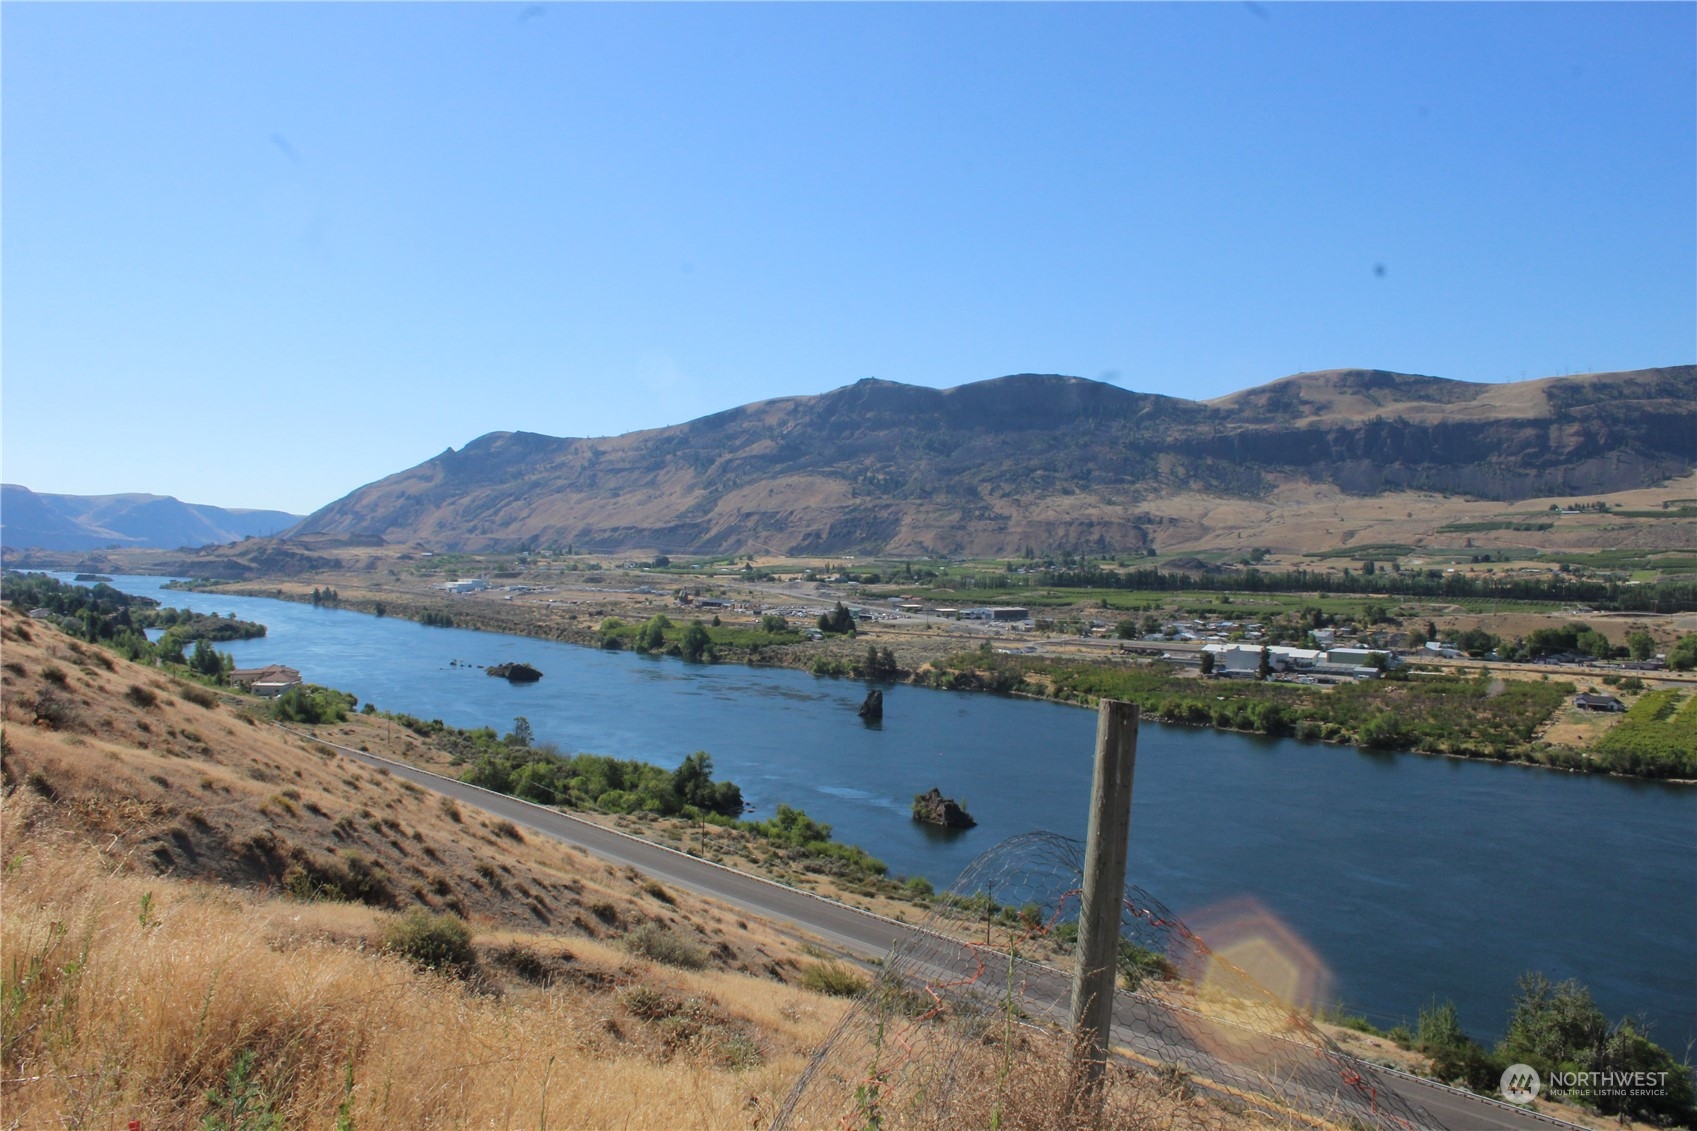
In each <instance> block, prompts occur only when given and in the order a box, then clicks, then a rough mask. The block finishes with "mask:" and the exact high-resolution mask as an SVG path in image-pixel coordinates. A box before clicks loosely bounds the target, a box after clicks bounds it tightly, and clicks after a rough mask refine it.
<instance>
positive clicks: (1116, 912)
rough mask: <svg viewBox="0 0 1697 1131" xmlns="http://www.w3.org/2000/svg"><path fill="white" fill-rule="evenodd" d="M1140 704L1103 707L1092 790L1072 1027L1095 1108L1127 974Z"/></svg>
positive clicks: (1079, 1068) (1079, 1074) (1078, 1072)
mask: <svg viewBox="0 0 1697 1131" xmlns="http://www.w3.org/2000/svg"><path fill="white" fill-rule="evenodd" d="M1137 718H1138V708H1137V704H1136V703H1122V702H1120V701H1118V700H1115V699H1104V700H1102V703H1101V706H1100V708H1099V709H1098V712H1097V716H1096V772H1095V778H1094V781H1093V783H1092V785H1091V789H1090V834H1089V839H1088V841H1087V842H1086V845H1085V850H1084V893H1083V896H1082V899H1081V900H1080V905H1079V911H1078V952H1077V958H1076V960H1075V961H1076V965H1075V967H1074V971H1073V980H1072V1025H1073V1034H1074V1040H1075V1042H1076V1044H1075V1050H1076V1051H1075V1055H1076V1057H1077V1065H1076V1068H1075V1075H1074V1080H1075V1085H1074V1086H1075V1088H1077V1089H1078V1092H1077V1094H1078V1098H1079V1099H1081V1100H1083V1101H1085V1102H1087V1103H1088V1102H1091V1096H1092V1094H1093V1093H1096V1092H1097V1090H1098V1088H1099V1086H1100V1084H1101V1081H1102V1073H1103V1070H1104V1069H1105V1068H1106V1067H1107V1062H1108V1037H1109V1033H1110V1031H1111V1030H1112V1028H1113V1021H1114V980H1115V975H1116V974H1117V973H1118V967H1119V943H1120V908H1121V905H1122V903H1123V901H1124V899H1125V862H1126V847H1127V841H1128V839H1129V837H1130V834H1131V780H1132V774H1133V772H1134V771H1135V770H1136V768H1137Z"/></svg>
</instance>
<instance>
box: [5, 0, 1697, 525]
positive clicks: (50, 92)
mask: <svg viewBox="0 0 1697 1131" xmlns="http://www.w3.org/2000/svg"><path fill="white" fill-rule="evenodd" d="M0 53H3V54H0V98H3V101H0V174H3V181H0V206H3V211H0V223H3V225H4V227H3V245H0V268H3V272H4V274H3V284H4V292H3V305H0V320H3V325H0V330H3V338H0V364H3V382H4V384H3V386H0V393H3V402H0V407H3V410H4V412H3V425H0V427H3V441H4V450H3V456H0V473H3V475H4V478H5V479H6V481H7V482H14V483H23V484H25V485H26V486H29V487H32V488H34V489H35V490H38V491H57V492H67V493H76V494H94V493H106V492H116V491H152V492H156V493H160V494H174V495H177V496H178V497H180V498H183V499H185V500H188V501H192V502H207V503H216V504H220V505H225V506H248V507H278V508H282V509H288V510H294V511H298V512H305V511H309V510H312V509H314V508H316V507H318V506H321V505H323V504H325V503H328V502H330V501H331V500H333V499H335V498H337V497H339V496H341V495H343V494H345V493H346V492H348V491H350V490H352V489H354V488H356V487H358V486H360V485H361V484H363V483H366V482H369V481H371V480H373V479H376V478H379V477H381V476H383V475H386V474H389V473H391V472H394V471H397V470H400V469H401V468H404V467H407V466H411V465H412V464H415V463H417V462H419V461H420V460H423V459H426V458H428V457H430V456H432V455H434V454H436V453H437V452H440V451H441V450H442V449H444V448H446V447H449V446H453V447H458V446H460V445H462V444H464V443H466V442H467V441H469V440H471V439H473V438H475V437H476V436H478V435H481V434H482V433H484V432H488V431H493V430H499V429H525V430H530V431H538V432H545V433H549V434H553V435H606V434H613V433H618V432H623V431H627V430H630V429H635V428H644V427H654V426H659V425H664V424H670V423H676V422H678V421H681V420H685V419H688V418H691V417H695V416H699V415H702V414H704V413H708V412H713V411H717V410H719V409H722V408H728V407H731V406H733V405H737V404H741V403H745V402H747V401H751V400H758V399H762V398H766V397H773V396H784V395H790V394H798V393H817V392H822V391H825V390H827V389H831V388H835V387H838V386H840V385H844V384H848V383H850V382H853V381H856V380H858V379H860V378H862V377H867V376H876V377H882V378H888V379H891V380H897V381H905V382H910V383H915V384H925V385H935V386H950V385H956V384H961V383H965V382H970V381H976V380H982V379H985V378H990V377H996V376H1000V375H1003V374H1007V373H1018V372H1051V373H1068V374H1075V375H1079V376H1085V377H1093V378H1101V379H1104V380H1113V381H1115V382H1117V383H1119V384H1121V385H1123V386H1125V387H1128V388H1133V389H1138V390H1143V391H1152V392H1160V393H1168V394H1172V395H1175V396H1188V397H1199V398H1202V397H1212V396H1219V395H1222V394H1225V393H1228V392H1231V391H1233V390H1236V389H1239V388H1244V387H1247V386H1251V385H1255V384H1260V383H1262V382H1265V381H1268V380H1272V379H1274V378H1277V377H1280V376H1284V375H1286V374H1289V373H1294V372H1299V371H1302V370H1307V369H1321V368H1331V367H1336V366H1371V367H1377V368H1385V369H1396V370H1403V371H1409V372H1419V373H1430V374H1435V375H1438V376H1443V377H1453V378H1459V379H1465V380H1474V381H1502V380H1511V379H1512V380H1518V379H1520V378H1521V377H1523V376H1524V377H1541V376H1550V375H1556V374H1562V373H1569V372H1580V371H1586V370H1594V369H1630V368H1639V367H1644V366H1652V365H1670V364H1680V363H1689V362H1691V361H1693V360H1694V359H1697V123H1694V106H1697V98H1694V93H1693V92H1694V91H1697V6H1693V5H1692V4H1629V3H1610V4H1600V5H1591V4H1484V5H1475V4H1432V5H1426V4H1385V5H1372V4H1312V5H1286V4H1277V3H1260V4H1255V5H1248V4H1237V3H1219V4H1154V3H1147V4H1084V5H1069V4H1041V5H1025V4H989V5H979V4H945V5H919V4H848V5H836V4H817V5H814V4H808V5H801V4H749V5H717V4H698V5H673V4H664V5H638V4H618V5H590V4H583V5H520V4H497V3H487V4H469V5H454V4H425V5H409V4H373V5H355V4H322V5H313V4H229V5H218V4H162V5H144V4H117V5H105V4H102V5H94V4H28V3H17V2H12V0H8V2H7V3H5V4H4V6H3V7H0Z"/></svg>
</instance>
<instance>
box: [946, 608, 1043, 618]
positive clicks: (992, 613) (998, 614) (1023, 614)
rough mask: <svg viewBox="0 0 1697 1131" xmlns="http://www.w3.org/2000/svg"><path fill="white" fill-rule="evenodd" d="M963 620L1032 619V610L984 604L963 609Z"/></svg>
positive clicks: (961, 616)
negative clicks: (979, 606)
mask: <svg viewBox="0 0 1697 1131" xmlns="http://www.w3.org/2000/svg"><path fill="white" fill-rule="evenodd" d="M960 619H961V620H988V621H1016V620H1030V619H1031V610H1030V609H1021V608H1016V607H1015V606H1012V605H995V606H984V607H981V608H977V609H962V610H961V611H960Z"/></svg>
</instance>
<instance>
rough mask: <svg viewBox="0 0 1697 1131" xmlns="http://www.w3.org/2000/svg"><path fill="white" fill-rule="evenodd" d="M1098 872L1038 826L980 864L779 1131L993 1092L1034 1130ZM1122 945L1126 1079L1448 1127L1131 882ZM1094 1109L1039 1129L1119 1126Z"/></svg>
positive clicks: (894, 955)
mask: <svg viewBox="0 0 1697 1131" xmlns="http://www.w3.org/2000/svg"><path fill="white" fill-rule="evenodd" d="M1083 862H1084V846H1083V845H1082V843H1081V842H1079V841H1076V840H1072V839H1070V838H1067V837H1063V836H1059V835H1057V834H1054V833H1041V832H1039V833H1026V834H1023V835H1020V836H1016V837H1012V838H1010V839H1008V840H1005V841H1003V842H1002V843H1001V844H998V845H996V846H995V847H994V848H992V849H990V850H989V851H988V852H985V853H984V854H983V855H981V856H979V857H978V858H977V859H976V860H974V861H973V862H972V863H971V864H970V865H968V866H967V868H966V870H965V871H963V872H962V873H961V875H960V878H959V879H957V880H956V881H955V882H954V883H953V884H951V885H950V886H949V888H948V889H947V890H946V891H944V892H942V893H940V894H939V895H937V896H936V897H935V899H934V900H933V903H932V909H931V911H930V912H929V913H928V915H927V916H926V918H925V919H924V920H923V921H922V922H921V923H920V924H918V929H917V930H915V931H913V932H910V933H909V935H908V936H907V938H906V940H905V941H904V942H903V943H902V944H900V945H898V946H897V947H896V948H895V949H894V950H893V951H892V952H891V953H890V955H889V956H888V958H887V960H886V961H885V963H884V965H883V966H882V968H881V970H880V972H879V975H878V977H877V978H876V979H875V981H874V983H873V985H872V986H871V987H870V988H869V989H868V990H867V991H866V993H865V994H863V995H862V997H861V998H860V1000H859V1001H858V1002H857V1003H856V1005H855V1007H854V1008H853V1009H852V1010H850V1011H849V1013H848V1014H847V1015H846V1016H845V1017H844V1018H843V1019H842V1021H841V1022H840V1023H839V1024H838V1025H837V1027H836V1029H835V1030H833V1032H832V1033H831V1035H830V1037H829V1038H828V1039H827V1040H826V1042H825V1044H824V1045H823V1046H822V1047H821V1048H820V1049H819V1051H818V1052H817V1053H816V1054H815V1055H814V1057H813V1058H812V1060H811V1061H810V1062H809V1064H808V1066H807V1068H806V1069H805V1070H804V1071H803V1073H802V1075H801V1076H800V1078H799V1079H798V1080H797V1082H796V1084H795V1085H794V1087H793V1088H792V1089H791V1091H790V1093H789V1095H788V1097H787V1098H786V1100H785V1102H784V1104H783V1105H782V1106H781V1107H780V1109H779V1111H778V1114H777V1116H776V1118H775V1120H774V1121H773V1124H772V1126H773V1128H774V1131H782V1129H788V1128H819V1127H841V1128H844V1129H850V1128H852V1129H857V1131H859V1129H865V1128H886V1129H887V1128H897V1127H932V1126H935V1127H945V1126H949V1125H951V1124H955V1125H959V1120H960V1117H961V1116H962V1115H963V1113H965V1112H967V1111H969V1110H971V1111H981V1110H983V1109H984V1103H985V1094H984V1093H985V1092H986V1090H989V1091H991V1092H993V1093H994V1095H993V1096H992V1097H991V1103H990V1108H989V1110H990V1116H991V1122H993V1123H996V1124H998V1125H1000V1126H1003V1127H1009V1126H1016V1125H1020V1120H1017V1119H1016V1120H1014V1121H1013V1122H1009V1120H1008V1116H1009V1114H1010V1113H1011V1112H1012V1111H1013V1110H1014V1108H1015V1107H1017V1104H1016V1103H1015V1099H1016V1098H1017V1095H1018V1094H1019V1092H1020V1091H1021V1089H1022V1086H1023V1082H1022V1076H1023V1075H1024V1074H1026V1073H1027V1072H1032V1071H1041V1072H1046V1073H1048V1074H1049V1075H1051V1076H1052V1075H1053V1070H1052V1065H1050V1062H1052V1061H1055V1060H1057V1059H1059V1060H1065V1059H1066V1058H1067V1057H1068V1056H1069V1055H1070V1053H1071V1045H1070V1034H1069V1032H1068V1028H1067V1026H1068V1022H1069V1018H1070V997H1071V990H1072V977H1071V971H1072V966H1073V951H1074V948H1075V945H1076V939H1077V931H1078V911H1079V896H1080V890H1081V887H1082V876H1083ZM1120 940H1121V941H1120V954H1119V975H1120V977H1119V982H1118V988H1117V989H1116V991H1115V993H1114V1008H1113V1027H1112V1030H1111V1036H1110V1044H1111V1048H1112V1052H1113V1056H1112V1057H1111V1059H1112V1060H1113V1062H1114V1063H1113V1065H1112V1066H1111V1067H1112V1070H1113V1073H1114V1074H1115V1075H1114V1076H1113V1079H1118V1080H1120V1081H1121V1082H1122V1083H1123V1082H1125V1081H1131V1080H1135V1079H1136V1078H1137V1077H1139V1076H1141V1077H1142V1078H1143V1079H1144V1080H1145V1081H1146V1082H1149V1081H1153V1082H1156V1083H1159V1084H1161V1085H1162V1086H1164V1087H1165V1088H1166V1094H1167V1095H1168V1097H1169V1099H1170V1098H1172V1097H1174V1096H1183V1095H1196V1094H1205V1095H1207V1096H1210V1097H1212V1098H1214V1099H1215V1100H1224V1101H1226V1102H1227V1103H1229V1104H1232V1105H1233V1106H1238V1107H1248V1108H1253V1109H1255V1110H1257V1111H1259V1112H1261V1113H1263V1114H1264V1115H1266V1116H1270V1117H1272V1118H1274V1120H1275V1121H1282V1122H1286V1123H1288V1124H1290V1125H1292V1126H1303V1125H1309V1126H1345V1127H1360V1128H1372V1129H1375V1131H1411V1129H1415V1128H1431V1127H1440V1126H1441V1124H1439V1123H1438V1122H1437V1121H1436V1120H1435V1119H1433V1118H1432V1117H1431V1116H1430V1115H1429V1114H1427V1113H1426V1112H1425V1111H1423V1110H1421V1109H1420V1108H1418V1107H1415V1106H1414V1105H1412V1104H1410V1103H1409V1102H1408V1101H1407V1100H1405V1099H1404V1098H1403V1097H1402V1096H1400V1095H1398V1094H1397V1093H1396V1092H1395V1091H1394V1090H1393V1089H1391V1088H1390V1087H1389V1086H1388V1084H1387V1083H1386V1082H1385V1081H1384V1080H1383V1079H1381V1078H1377V1077H1374V1078H1371V1079H1369V1078H1366V1077H1364V1076H1363V1075H1362V1073H1361V1072H1360V1071H1359V1069H1358V1067H1357V1066H1356V1065H1355V1063H1354V1062H1353V1061H1351V1060H1350V1059H1349V1058H1348V1057H1346V1056H1344V1055H1343V1054H1342V1053H1341V1052H1340V1051H1339V1049H1338V1048H1337V1046H1336V1045H1335V1044H1334V1043H1333V1042H1332V1041H1331V1040H1330V1039H1329V1038H1328V1037H1327V1036H1326V1035H1325V1034H1324V1033H1322V1032H1321V1031H1320V1030H1319V1029H1318V1028H1316V1026H1315V1025H1314V1024H1313V1022H1312V1021H1311V1020H1310V1019H1309V1018H1308V1016H1307V1015H1306V1014H1305V1013H1304V1012H1303V1011H1302V1010H1301V1009H1300V1008H1297V1007H1296V1006H1293V1005H1292V1004H1291V1003H1288V1002H1286V1001H1284V1000H1281V999H1280V998H1279V997H1278V996H1277V995H1275V994H1274V993H1273V992H1271V991H1270V990H1268V989H1267V988H1266V987H1264V986H1263V985H1261V984H1260V983H1259V982H1258V981H1257V980H1256V979H1255V978H1253V977H1251V976H1250V975H1249V974H1248V973H1246V972H1245V971H1243V970H1242V969H1240V968H1239V967H1238V966H1236V965H1234V964H1233V963H1231V962H1230V961H1227V960H1226V959H1225V958H1223V957H1222V956H1221V955H1220V954H1218V953H1216V952H1215V951H1214V950H1212V949H1210V947H1209V946H1208V944H1207V943H1206V942H1205V941H1204V940H1203V939H1202V938H1201V937H1199V936H1198V935H1197V934H1196V933H1195V932H1193V931H1192V930H1191V929H1190V928H1189V927H1187V926H1186V925H1185V924H1184V923H1183V922H1182V921H1181V920H1180V919H1179V918H1178V917H1177V916H1176V915H1174V914H1173V913H1172V912H1171V911H1170V910H1169V909H1168V908H1167V907H1166V906H1165V905H1164V904H1162V903H1161V902H1160V901H1159V900H1157V899H1156V898H1155V897H1154V896H1152V895H1150V894H1149V893H1148V892H1146V891H1144V890H1143V889H1142V888H1140V887H1136V886H1130V885H1128V886H1127V887H1126V889H1125V893H1124V900H1123V902H1122V906H1121V915H1120ZM1110 1086H1112V1080H1111V1081H1110ZM1079 1102H1080V1100H1079V1097H1078V1095H1077V1089H1072V1090H1071V1091H1070V1093H1069V1092H1068V1090H1066V1089H1062V1090H1061V1091H1059V1092H1055V1093H1054V1094H1050V1095H1049V1096H1048V1100H1047V1103H1048V1105H1049V1107H1048V1109H1046V1110H1047V1112H1048V1114H1047V1116H1045V1117H1044V1118H1042V1119H1039V1120H1038V1122H1040V1123H1050V1124H1053V1125H1056V1126H1097V1125H1100V1126H1110V1125H1115V1121H1114V1120H1112V1119H1109V1120H1106V1121H1104V1120H1103V1118H1102V1117H1101V1111H1100V1110H1099V1108H1100V1104H1101V1100H1100V1097H1098V1098H1097V1099H1096V1100H1095V1101H1093V1102H1095V1103H1096V1104H1097V1105H1098V1110H1096V1111H1095V1112H1094V1113H1093V1114H1092V1113H1086V1112H1082V1111H1067V1110H1060V1109H1062V1108H1067V1107H1068V1106H1069V1105H1070V1106H1076V1105H1077V1104H1078V1103H1079ZM1134 1106H1135V1105H1134ZM1145 1114H1147V1113H1145ZM1051 1117H1052V1118H1051ZM1025 1122H1027V1123H1030V1122H1031V1121H1030V1120H1029V1119H1027V1120H1026V1121H1025ZM1132 1122H1133V1123H1136V1122H1137V1121H1136V1120H1135V1119H1134V1120H1133V1121H1132ZM1204 1122H1205V1121H1204ZM1189 1125H1192V1126H1196V1125H1201V1124H1200V1123H1196V1122H1192V1123H1191V1124H1189Z"/></svg>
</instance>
